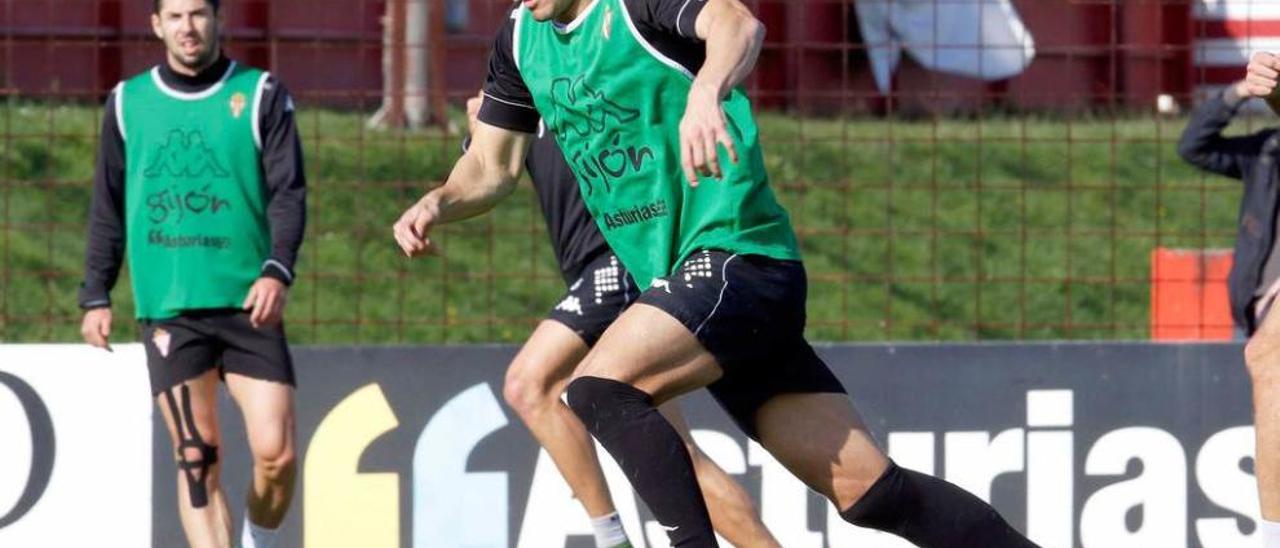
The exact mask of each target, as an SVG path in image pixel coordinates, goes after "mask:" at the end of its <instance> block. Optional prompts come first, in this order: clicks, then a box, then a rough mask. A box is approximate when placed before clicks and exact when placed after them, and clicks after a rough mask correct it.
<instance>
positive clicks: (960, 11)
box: [856, 0, 1036, 93]
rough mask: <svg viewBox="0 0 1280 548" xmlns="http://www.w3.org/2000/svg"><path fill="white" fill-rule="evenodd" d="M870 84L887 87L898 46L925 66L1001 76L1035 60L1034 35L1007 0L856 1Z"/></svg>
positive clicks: (985, 77) (899, 54)
mask: <svg viewBox="0 0 1280 548" xmlns="http://www.w3.org/2000/svg"><path fill="white" fill-rule="evenodd" d="M856 6H857V9H858V24H859V27H860V28H861V30H862V41H863V43H864V44H866V46H867V55H868V56H869V57H870V58H871V68H872V71H873V72H874V74H875V78H876V86H877V87H879V88H880V91H881V92H882V93H887V92H888V91H889V89H890V88H891V87H892V81H893V73H894V71H895V70H897V68H898V63H899V62H900V61H901V60H902V51H903V50H906V52H907V54H908V55H910V56H911V58H912V59H915V60H916V62H918V63H920V64H921V65H923V66H924V67H925V68H928V69H930V70H936V71H938V72H946V73H950V74H958V75H961V76H970V77H973V78H981V79H983V80H1003V79H1005V78H1012V77H1014V76H1017V75H1019V74H1021V73H1022V71H1024V70H1026V68H1027V67H1028V66H1030V65H1031V61H1032V60H1033V59H1035V56H1036V47H1035V40H1034V39H1033V38H1032V36H1031V33H1030V32H1029V31H1027V28H1026V27H1025V26H1024V25H1023V24H1022V19H1021V18H1020V17H1018V13H1017V11H1015V10H1014V8H1013V5H1012V4H1010V3H1009V0H947V1H943V2H940V1H938V0H858V1H857V2H856Z"/></svg>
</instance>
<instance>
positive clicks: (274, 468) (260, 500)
mask: <svg viewBox="0 0 1280 548" xmlns="http://www.w3.org/2000/svg"><path fill="white" fill-rule="evenodd" d="M227 389H228V391H230V392H231V397H232V398H234V399H235V401H236V403H237V405H239V406H240V411H241V412H242V413H243V414H244V421H245V432H246V433H247V434H248V438H249V451H250V453H252V455H253V482H252V484H251V485H250V487H249V490H248V495H247V497H246V499H247V500H246V506H245V508H246V510H245V512H246V517H247V518H248V519H247V523H245V524H244V527H245V528H246V529H251V531H245V532H250V534H249V535H242V537H243V538H244V541H242V544H244V545H251V546H264V545H265V546H270V545H271V543H272V542H273V540H274V534H275V530H276V529H278V528H279V527H280V523H281V522H282V521H283V520H284V517H285V513H286V512H288V510H289V504H290V502H291V501H292V499H293V489H294V478H295V472H296V465H295V455H296V451H295V445H294V444H295V438H294V410H293V409H294V406H293V402H294V395H293V387H292V386H289V385H287V384H282V383H278V382H272V381H266V380H260V379H252V378H249V377H245V376H242V375H237V374H234V373H231V374H228V375H227ZM250 524H252V526H250ZM249 542H252V543H253V544H249Z"/></svg>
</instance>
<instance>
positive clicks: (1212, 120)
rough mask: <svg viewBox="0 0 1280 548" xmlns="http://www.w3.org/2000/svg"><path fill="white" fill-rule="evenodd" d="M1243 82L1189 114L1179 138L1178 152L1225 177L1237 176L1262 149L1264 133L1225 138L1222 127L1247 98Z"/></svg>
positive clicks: (1192, 162) (1243, 171) (1188, 160)
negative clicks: (1189, 116) (1189, 117)
mask: <svg viewBox="0 0 1280 548" xmlns="http://www.w3.org/2000/svg"><path fill="white" fill-rule="evenodd" d="M1250 96H1251V95H1249V92H1248V90H1247V89H1246V83H1245V82H1238V83H1236V84H1234V85H1231V86H1229V87H1227V89H1225V90H1224V91H1223V92H1222V93H1220V94H1215V95H1214V96H1212V97H1209V98H1208V99H1206V100H1205V102H1204V103H1203V104H1201V105H1200V106H1199V107H1197V108H1196V109H1195V111H1193V112H1192V113H1191V119H1190V120H1188V121H1187V127H1186V128H1185V129H1183V130H1182V138H1181V139H1179V141H1178V154H1179V155H1180V156H1182V158H1183V159H1184V160H1186V161H1187V162H1188V163H1190V164H1191V165H1194V166H1196V167H1198V168H1200V169H1203V170H1206V171H1210V172H1213V173H1217V174H1219V175H1223V176H1226V177H1232V178H1236V179H1239V178H1241V177H1243V176H1244V173H1245V172H1247V171H1248V169H1249V166H1251V165H1252V164H1253V161H1254V160H1255V159H1256V158H1257V157H1258V154H1259V151H1261V150H1262V143H1263V142H1264V141H1266V137H1267V134H1266V133H1258V134H1253V135H1248V136H1243V137H1224V136H1223V135H1222V130H1223V129H1225V128H1226V127H1227V126H1228V125H1230V124H1231V120H1232V118H1234V117H1235V116H1236V113H1237V112H1239V110H1240V107H1241V106H1242V105H1243V104H1244V103H1245V101H1246V100H1247V99H1248V98H1249V97H1250Z"/></svg>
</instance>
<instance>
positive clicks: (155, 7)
mask: <svg viewBox="0 0 1280 548" xmlns="http://www.w3.org/2000/svg"><path fill="white" fill-rule="evenodd" d="M204 1H205V2H206V3H207V4H209V5H210V6H213V12H214V13H217V12H218V10H219V9H222V0H204ZM163 4H164V0H155V1H154V3H153V4H152V8H151V13H155V14H159V13H160V7H161V5H163Z"/></svg>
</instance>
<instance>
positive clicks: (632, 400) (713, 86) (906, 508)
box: [394, 0, 1034, 548]
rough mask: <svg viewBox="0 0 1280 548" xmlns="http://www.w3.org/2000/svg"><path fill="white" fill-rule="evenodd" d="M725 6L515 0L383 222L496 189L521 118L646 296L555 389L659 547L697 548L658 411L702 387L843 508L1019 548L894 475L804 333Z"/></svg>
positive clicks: (402, 226)
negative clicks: (657, 533) (477, 99)
mask: <svg viewBox="0 0 1280 548" xmlns="http://www.w3.org/2000/svg"><path fill="white" fill-rule="evenodd" d="M763 36H764V30H763V27H762V26H761V24H760V23H759V22H758V21H757V20H756V19H755V18H754V17H753V16H752V15H751V13H750V12H749V11H748V10H747V9H746V8H745V7H744V6H743V5H742V4H741V3H740V2H739V1H738V0H523V2H521V3H520V4H519V5H517V6H516V7H515V9H514V10H513V11H512V13H511V19H510V20H509V21H508V22H507V24H506V25H505V26H504V28H503V29H502V30H501V31H500V32H499V35H498V38H497V40H496V43H495V45H494V49H493V52H492V54H491V57H490V63H489V77H488V81H487V83H486V85H485V102H484V104H483V105H482V106H481V111H480V114H479V124H478V125H477V127H476V128H475V130H474V131H473V132H472V141H471V146H470V148H469V149H468V150H467V153H466V154H465V155H464V156H463V157H462V158H461V159H460V160H459V161H458V163H457V164H456V165H455V166H454V169H453V171H452V173H451V174H450V175H449V179H448V181H447V182H446V183H445V184H444V185H443V186H441V187H439V188H436V189H434V190H432V191H430V192H428V193H427V194H426V195H425V196H423V198H422V199H421V200H419V201H418V202H417V203H416V204H414V205H413V206H412V207H410V208H409V209H408V210H407V211H406V212H405V213H404V215H403V216H401V218H400V220H399V221H397V223H396V224H395V226H394V234H395V238H396V240H397V241H398V243H399V245H400V246H401V248H402V249H403V250H404V252H405V253H406V254H407V255H410V256H416V255H421V254H426V253H432V252H435V251H436V247H435V244H434V242H433V241H432V240H431V237H430V231H431V228H432V227H433V226H434V225H436V224H439V223H448V222H453V221H457V220H460V219H464V218H467V217H470V216H474V215H477V214H480V213H482V212H484V211H486V210H488V209H490V208H492V206H493V205H494V204H495V203H496V202H497V201H498V200H499V199H501V198H502V197H503V196H505V195H507V194H509V193H510V192H511V189H512V187H513V185H514V184H515V181H516V179H517V177H518V176H519V174H520V171H521V168H522V162H523V161H524V157H525V154H526V152H527V149H528V147H529V144H530V142H531V140H532V138H533V133H534V132H535V131H536V128H537V125H538V121H539V118H541V119H542V120H543V121H544V123H545V125H546V127H547V128H548V129H549V130H550V131H551V132H552V133H553V134H554V135H555V137H556V139H557V141H558V142H559V144H560V148H561V149H562V150H563V152H564V154H565V158H566V159H567V160H568V162H569V165H570V167H571V168H572V169H573V171H574V173H575V175H576V176H577V180H578V184H579V187H580V189H581V192H582V196H583V199H584V201H585V203H586V206H587V209H588V210H589V211H590V213H591V215H592V216H593V217H594V218H595V220H596V223H597V225H598V226H599V227H600V230H601V232H602V233H603V234H604V237H605V239H606V240H607V242H608V244H609V246H610V247H611V248H612V249H613V250H614V252H615V253H616V254H617V256H618V259H619V260H620V261H621V262H622V264H623V265H624V266H625V267H626V268H627V270H629V271H630V272H631V273H632V275H633V276H634V279H635V280H636V282H637V283H638V284H639V285H640V286H641V287H643V288H645V291H644V292H643V293H642V294H641V296H640V297H639V299H638V300H637V301H636V303H635V304H633V305H632V306H630V307H629V308H628V309H627V310H626V311H624V312H623V313H622V314H621V316H619V317H618V319H617V320H616V321H615V322H614V323H613V324H612V325H611V326H610V327H609V328H608V329H607V330H606V331H605V332H604V334H603V335H602V336H601V338H600V340H599V341H598V342H597V343H596V345H595V347H594V348H592V350H591V351H590V352H589V353H588V354H587V356H586V358H584V360H583V361H582V363H581V364H580V365H579V367H578V369H577V371H576V372H575V379H574V380H573V381H572V382H570V383H569V385H568V388H567V396H568V403H569V406H570V408H572V409H573V411H574V413H575V414H576V415H577V416H578V417H579V418H580V419H581V420H582V422H583V424H584V426H585V427H586V429H587V430H588V431H589V432H591V434H592V435H593V436H594V437H595V438H596V439H597V440H598V441H599V442H600V444H601V445H602V446H604V448H605V449H606V450H607V451H609V453H610V454H611V455H612V456H613V457H614V459H615V460H617V461H618V463H619V465H621V467H622V470H623V471H624V472H625V473H626V474H627V476H628V478H630V480H631V483H632V485H633V487H634V488H635V489H636V492H637V493H639V494H640V496H641V498H642V499H644V501H645V503H646V505H647V506H648V507H649V509H650V510H651V511H652V512H653V514H654V517H655V518H656V519H657V520H658V521H659V522H660V523H661V524H662V526H663V527H664V529H665V530H666V531H667V532H668V535H669V537H670V539H671V543H672V545H674V546H696V547H703V546H715V545H716V540H715V536H714V534H713V532H712V527H711V521H710V519H709V517H708V513H707V508H706V505H705V504H704V502H703V498H702V496H701V494H700V492H699V488H698V483H697V481H696V477H695V474H694V471H693V468H692V465H691V463H690V457H689V453H688V452H687V451H685V450H684V446H683V443H682V441H681V438H680V436H679V435H678V434H677V432H676V431H675V430H674V429H673V428H672V426H671V425H670V424H669V423H668V422H667V421H666V420H664V419H663V417H662V415H661V414H659V412H658V410H657V408H656V407H655V406H656V405H658V404H661V403H663V402H666V401H668V400H670V399H672V398H674V397H676V396H679V395H680V394H683V393H686V392H689V391H692V390H695V389H698V388H702V387H707V388H708V389H709V390H710V392H711V394H712V396H714V397H715V399H716V400H717V401H718V402H719V403H720V405H721V406H722V407H724V409H725V410H726V412H727V413H728V414H729V415H730V416H731V417H733V419H734V420H735V422H736V423H737V424H738V426H739V427H740V428H742V429H743V431H744V432H745V433H746V434H747V435H749V436H751V437H752V438H753V439H755V440H756V441H758V442H759V443H760V444H761V445H762V446H763V447H764V448H765V449H767V450H768V451H769V452H770V453H772V454H773V456H774V457H776V458H777V460H778V461H779V462H781V463H782V464H783V465H784V466H786V467H787V468H788V469H789V470H790V471H791V472H792V473H794V474H795V475H796V476H797V477H798V478H799V479H801V480H802V481H804V482H805V483H806V484H807V485H808V486H809V487H811V488H812V489H814V490H815V491H817V492H819V493H822V494H823V495H824V496H826V497H827V498H828V500H830V501H831V503H832V504H834V505H836V506H837V508H838V510H839V511H840V515H841V516H843V517H844V518H845V519H846V520H847V521H849V522H851V523H853V524H855V525H860V526H863V527H869V528H873V529H878V530H881V531H887V532H890V533H893V534H896V535H899V536H901V537H904V538H906V539H907V540H909V541H911V542H914V543H916V544H918V545H921V546H930V547H975V548H977V547H981V548H1000V547H1025V546H1034V545H1033V544H1032V543H1031V542H1030V541H1028V540H1027V539H1025V538H1024V537H1023V536H1022V535H1021V534H1019V533H1018V532H1017V531H1016V530H1014V529H1013V528H1012V527H1010V526H1009V525H1008V524H1007V523H1006V522H1005V521H1004V520H1003V519H1002V518H1001V517H1000V516H999V515H998V514H997V513H996V512H995V510H994V509H993V508H992V507H991V506H990V505H988V504H986V503H984V502H982V501H981V500H980V499H978V498H977V497H974V496H973V495H970V494H969V493H967V492H965V491H963V490H961V489H960V488H958V487H956V486H954V485H951V484H949V483H946V482H944V481H941V480H939V479H936V478H933V477H930V476H927V475H924V474H920V473H917V472H914V471H910V470H906V469H903V468H900V467H898V466H896V465H895V464H893V462H892V461H890V460H889V459H888V458H887V457H886V456H885V454H884V452H883V451H882V450H881V449H880V448H879V447H878V446H877V445H876V443H875V441H874V440H873V439H872V437H871V435H870V434H869V433H868V431H867V428H866V426H865V425H864V424H863V423H862V421H861V420H860V419H859V417H858V415H857V412H856V411H855V410H854V407H853V405H852V404H851V403H850V401H849V398H848V396H847V394H846V393H845V390H844V387H843V386H841V384H840V382H839V381H838V380H837V379H836V378H835V376H834V375H833V374H832V373H831V371H830V370H829V369H828V368H827V366H826V364H824V363H823V362H822V360H821V359H820V358H819V357H818V356H817V354H816V353H815V352H814V351H813V349H812V348H811V347H810V346H809V344H808V343H807V342H806V341H805V339H804V324H805V297H806V292H807V282H806V277H805V271H804V266H803V264H802V263H801V262H800V253H799V251H798V249H797V245H796V238H795V235H794V233H793V231H792V228H791V223H790V220H789V219H788V217H787V214H786V212H785V211H784V210H783V209H782V207H781V206H779V205H778V203H777V201H776V199H775V198H774V195H773V193H772V191H771V190H770V188H769V184H768V177H767V175H766V173H765V169H764V160H763V155H762V153H761V150H760V144H759V135H758V132H757V127H756V124H755V120H754V118H753V115H752V111H751V105H750V103H749V102H748V100H747V97H746V95H745V94H744V93H743V91H742V90H741V89H740V88H739V87H738V85H739V84H740V83H741V82H742V80H743V79H744V78H745V77H746V76H747V75H748V74H749V73H750V72H751V70H752V68H753V66H754V64H755V61H756V57H757V55H758V53H759V50H760V45H761V43H762V41H763Z"/></svg>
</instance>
